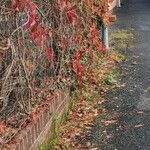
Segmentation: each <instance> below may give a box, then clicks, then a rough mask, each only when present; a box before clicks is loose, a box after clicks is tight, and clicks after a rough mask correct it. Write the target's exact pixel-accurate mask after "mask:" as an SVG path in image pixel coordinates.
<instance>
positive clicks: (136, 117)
mask: <svg viewBox="0 0 150 150" xmlns="http://www.w3.org/2000/svg"><path fill="white" fill-rule="evenodd" d="M116 14H117V18H118V19H117V22H116V23H115V24H114V25H113V26H112V30H113V31H116V30H118V29H120V30H130V31H131V32H133V33H134V36H135V41H134V46H133V47H132V48H131V49H129V50H128V51H127V53H128V60H127V61H126V62H123V63H121V64H120V65H119V68H120V73H121V76H120V79H121V83H122V85H123V86H122V87H120V88H116V89H114V90H111V91H109V92H108V93H107V94H106V96H105V98H106V99H107V101H106V102H105V103H104V104H103V105H102V106H101V105H100V106H99V107H103V108H104V109H105V110H106V112H105V113H103V114H102V115H101V116H99V117H98V118H97V119H96V120H95V124H94V127H93V128H92V132H91V136H90V139H89V141H90V142H91V143H92V144H94V145H96V146H97V147H98V150H150V0H124V1H123V5H122V7H121V8H117V9H116Z"/></svg>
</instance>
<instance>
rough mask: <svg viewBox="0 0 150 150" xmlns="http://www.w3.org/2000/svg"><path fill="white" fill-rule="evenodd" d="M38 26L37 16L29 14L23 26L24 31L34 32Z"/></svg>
mask: <svg viewBox="0 0 150 150" xmlns="http://www.w3.org/2000/svg"><path fill="white" fill-rule="evenodd" d="M38 24H39V18H38V15H37V14H36V13H35V12H30V13H29V15H28V21H27V22H26V23H25V24H24V27H25V29H31V30H34V29H36V27H37V26H38Z"/></svg>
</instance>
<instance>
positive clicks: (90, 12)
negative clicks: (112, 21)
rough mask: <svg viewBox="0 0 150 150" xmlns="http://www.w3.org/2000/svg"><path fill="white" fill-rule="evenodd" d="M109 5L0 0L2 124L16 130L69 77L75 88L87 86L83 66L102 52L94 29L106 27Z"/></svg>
mask: <svg viewBox="0 0 150 150" xmlns="http://www.w3.org/2000/svg"><path fill="white" fill-rule="evenodd" d="M109 2H110V0H75V1H73V0H51V1H50V0H45V1H42V0H36V1H32V0H2V1H1V2H0V13H1V18H0V20H3V21H2V23H1V26H0V66H1V67H0V83H1V86H0V91H1V96H0V115H1V118H0V120H1V122H2V123H5V124H6V125H9V126H11V127H14V126H15V124H17V126H21V125H22V123H23V122H24V119H25V118H27V116H29V114H30V113H31V112H33V109H34V108H35V107H37V106H38V105H40V104H43V103H44V102H45V101H48V100H51V99H52V97H53V95H54V94H55V92H57V90H58V89H61V88H63V89H64V88H67V89H68V88H70V87H71V83H72V77H75V78H76V80H77V85H78V87H79V89H82V87H83V84H84V82H89V83H90V82H91V75H89V74H90V73H89V71H88V70H89V64H90V65H92V64H93V63H94V61H95V60H96V59H97V57H99V56H100V55H102V54H103V53H104V52H105V45H103V44H102V41H101V31H100V29H101V28H100V27H101V25H102V24H105V25H108V24H109V15H110V13H109V5H108V4H109ZM32 118H34V116H33V113H32ZM32 118H30V119H31V121H32ZM30 119H29V120H30ZM14 122H15V123H14ZM16 122H17V123H16ZM0 132H1V129H0ZM4 139H7V138H6V137H5V138H4ZM8 141H9V140H8Z"/></svg>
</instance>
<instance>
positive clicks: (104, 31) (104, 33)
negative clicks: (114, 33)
mask: <svg viewBox="0 0 150 150" xmlns="http://www.w3.org/2000/svg"><path fill="white" fill-rule="evenodd" d="M102 41H103V44H104V45H105V46H106V49H109V35H108V27H107V26H105V25H103V26H102Z"/></svg>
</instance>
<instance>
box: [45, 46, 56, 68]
mask: <svg viewBox="0 0 150 150" xmlns="http://www.w3.org/2000/svg"><path fill="white" fill-rule="evenodd" d="M46 54H47V57H48V59H49V60H50V62H51V64H52V66H54V56H53V53H52V49H51V48H46Z"/></svg>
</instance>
